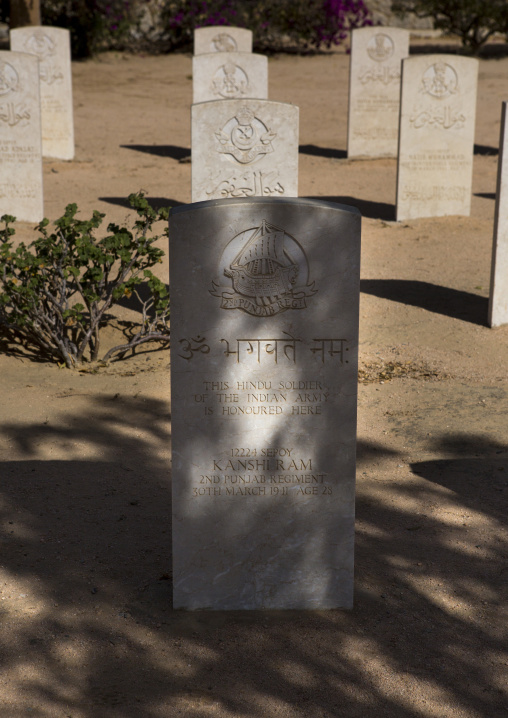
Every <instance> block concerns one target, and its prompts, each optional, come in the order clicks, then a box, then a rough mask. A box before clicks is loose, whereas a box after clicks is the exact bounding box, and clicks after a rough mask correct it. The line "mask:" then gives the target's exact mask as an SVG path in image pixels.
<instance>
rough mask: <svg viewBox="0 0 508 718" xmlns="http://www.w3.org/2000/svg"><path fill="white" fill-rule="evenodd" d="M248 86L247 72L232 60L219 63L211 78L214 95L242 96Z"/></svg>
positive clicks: (226, 96)
mask: <svg viewBox="0 0 508 718" xmlns="http://www.w3.org/2000/svg"><path fill="white" fill-rule="evenodd" d="M248 87H249V78H248V77H247V73H246V72H245V71H244V70H242V68H241V67H239V66H238V65H235V64H234V63H233V62H227V63H226V64H225V65H221V67H219V69H218V70H217V72H216V73H215V75H214V77H213V80H212V90H213V92H214V94H215V95H220V97H225V98H228V99H229V98H235V97H242V95H245V93H246V92H247V89H248Z"/></svg>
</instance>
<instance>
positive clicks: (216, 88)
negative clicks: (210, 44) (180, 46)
mask: <svg viewBox="0 0 508 718" xmlns="http://www.w3.org/2000/svg"><path fill="white" fill-rule="evenodd" d="M192 91H193V100H192V101H193V103H194V104H195V103H196V102H207V101H208V100H241V99H243V98H245V97H256V98H258V99H260V100H266V99H267V98H268V59H267V58H266V57H265V55H256V54H254V53H252V52H215V53H209V54H208V55H195V56H194V57H193V58H192Z"/></svg>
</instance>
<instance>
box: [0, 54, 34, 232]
mask: <svg viewBox="0 0 508 718" xmlns="http://www.w3.org/2000/svg"><path fill="white" fill-rule="evenodd" d="M38 65H39V61H38V60H37V58H36V57H34V56H33V55H28V54H25V53H21V52H9V51H7V50H3V51H0V216H1V215H3V214H10V215H13V216H14V217H16V218H17V219H18V220H19V221H22V222H40V221H41V219H43V217H44V208H43V193H42V149H41V145H42V143H41V114H40V106H41V105H40V97H39V67H38Z"/></svg>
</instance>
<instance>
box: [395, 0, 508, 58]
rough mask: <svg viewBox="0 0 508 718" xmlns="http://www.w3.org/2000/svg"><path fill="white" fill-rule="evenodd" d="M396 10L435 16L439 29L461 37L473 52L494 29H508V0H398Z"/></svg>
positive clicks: (404, 13) (436, 25)
mask: <svg viewBox="0 0 508 718" xmlns="http://www.w3.org/2000/svg"><path fill="white" fill-rule="evenodd" d="M392 10H393V11H394V12H395V13H396V14H397V15H399V16H400V17H404V16H405V15H406V14H407V13H408V12H412V13H414V14H415V15H416V16H417V17H432V18H434V27H435V28H436V29H438V30H443V31H444V32H446V33H448V34H451V35H457V36H458V37H460V38H461V40H462V44H463V46H464V47H465V48H466V49H467V50H468V51H469V52H471V53H473V54H477V53H478V51H479V50H480V48H481V46H482V45H484V44H485V43H486V42H487V40H488V39H489V37H491V36H492V35H493V34H494V33H496V32H502V33H506V32H508V2H506V0H394V2H392Z"/></svg>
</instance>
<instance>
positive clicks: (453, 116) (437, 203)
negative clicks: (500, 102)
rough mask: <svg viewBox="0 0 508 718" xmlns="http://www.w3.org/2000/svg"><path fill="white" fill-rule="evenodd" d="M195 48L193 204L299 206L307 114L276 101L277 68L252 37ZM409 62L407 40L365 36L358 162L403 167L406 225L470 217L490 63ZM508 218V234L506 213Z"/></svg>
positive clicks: (236, 35)
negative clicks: (301, 132)
mask: <svg viewBox="0 0 508 718" xmlns="http://www.w3.org/2000/svg"><path fill="white" fill-rule="evenodd" d="M194 43H195V55H194V58H193V79H194V85H193V102H194V104H193V106H192V112H191V115H192V120H191V123H192V133H191V135H192V180H191V183H192V201H193V202H197V201H202V200H209V199H223V198H240V197H252V196H259V197H296V196H298V122H299V111H298V108H297V107H295V106H294V105H289V104H287V103H279V102H272V101H269V100H268V99H265V98H267V96H268V64H267V58H266V57H264V56H261V55H255V54H253V53H251V52H250V51H251V48H252V34H251V33H250V31H248V30H244V29H241V28H222V29H221V30H220V31H218V30H217V28H211V27H208V28H201V29H199V30H196V31H195V39H194ZM408 55H409V32H408V31H407V30H403V29H401V28H386V27H383V28H377V27H370V28H360V29H357V30H353V32H352V41H351V61H350V79H349V110H348V140H347V142H348V145H347V146H348V156H349V157H356V158H375V157H397V160H398V166H397V197H396V218H397V220H407V219H415V218H418V217H429V216H432V217H434V216H443V215H469V213H470V205H471V191H472V175H473V154H474V128H475V116H476V94H477V76H478V61H477V60H473V59H470V58H464V57H455V56H453V57H452V56H449V55H424V56H421V57H414V58H409V57H408ZM251 98H256V99H251ZM503 143H504V135H503V136H502V138H501V145H503ZM500 166H501V160H500ZM500 178H501V175H500ZM499 182H500V184H499V189H498V193H497V201H498V204H500V202H501V192H502V183H501V179H500V181H499ZM505 185H506V182H505ZM496 216H499V217H501V225H503V222H502V216H503V215H502V211H501V212H500V211H499V210H498V211H497V213H496ZM501 225H500V223H499V221H496V229H495V234H494V252H493V260H492V281H491V293H490V294H491V296H490V306H491V308H490V310H489V323H490V324H491V325H492V326H497V325H498V324H500V323H505V322H506V321H508V309H505V310H503V311H501V310H499V304H500V302H499V301H498V300H497V297H498V296H499V292H500V291H501V290H500V287H503V285H504V282H503V280H502V277H503V276H504V274H505V273H506V272H504V270H502V269H501V270H500V269H499V265H500V262H501V263H502V261H503V260H502V259H501V258H502V257H503V251H502V247H503V240H502V231H501V230H502V228H501ZM503 226H504V225H503ZM507 281H508V280H507ZM506 291H508V289H507V290H506ZM503 306H506V300H504V305H503Z"/></svg>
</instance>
